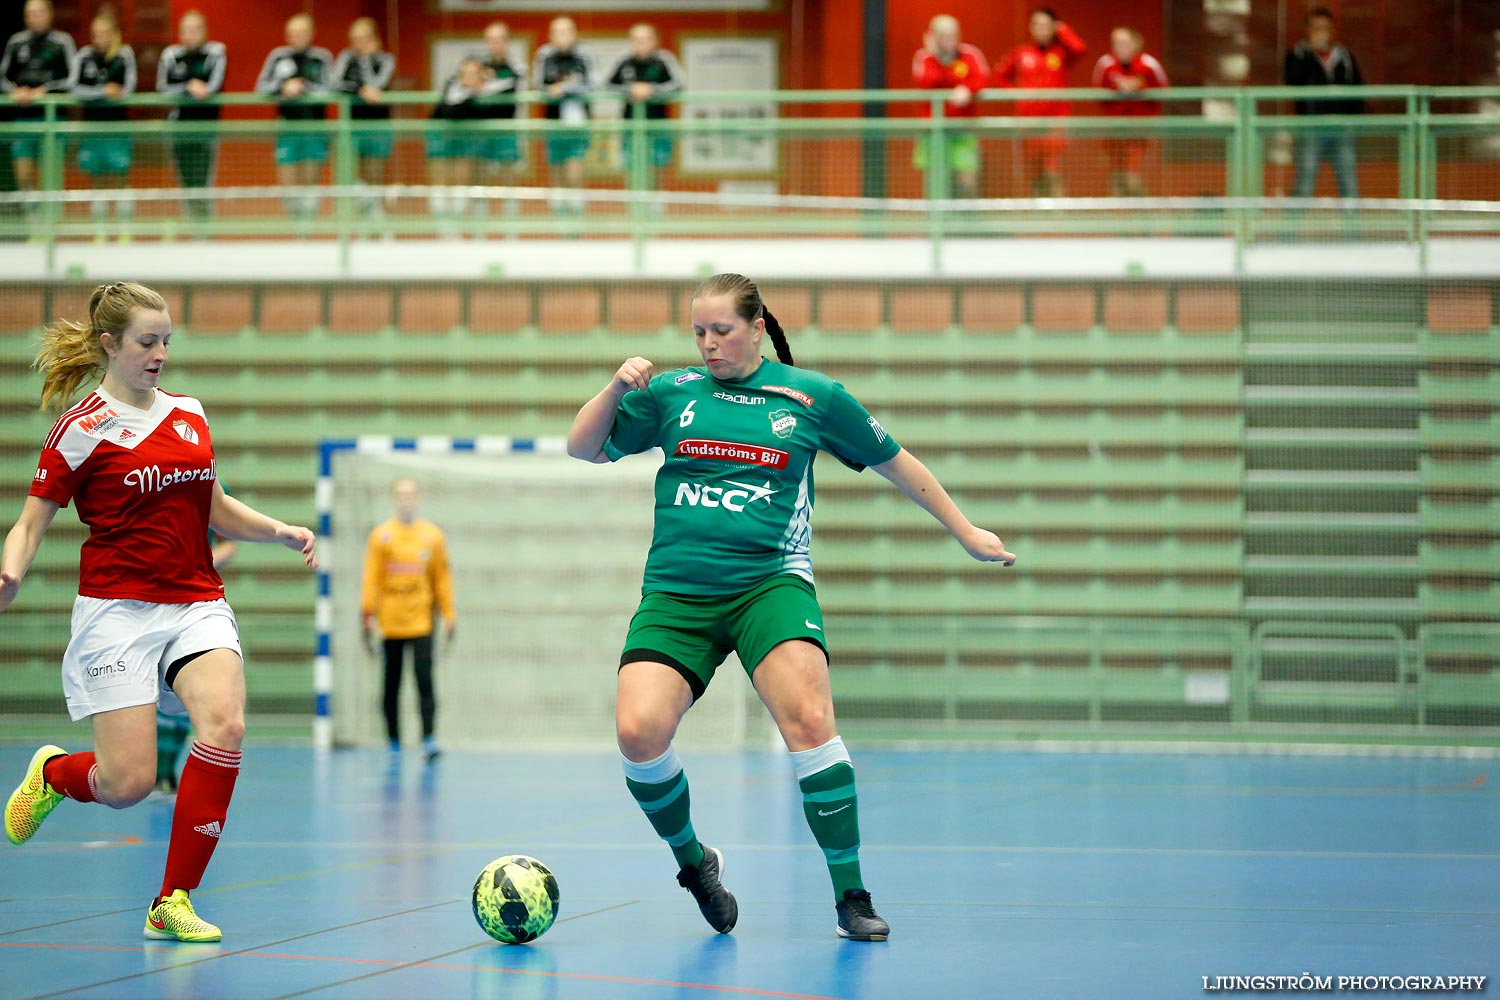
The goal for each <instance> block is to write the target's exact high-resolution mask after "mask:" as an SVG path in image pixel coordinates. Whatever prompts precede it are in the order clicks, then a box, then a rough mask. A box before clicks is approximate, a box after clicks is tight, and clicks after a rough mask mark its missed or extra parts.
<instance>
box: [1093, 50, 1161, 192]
mask: <svg viewBox="0 0 1500 1000" xmlns="http://www.w3.org/2000/svg"><path fill="white" fill-rule="evenodd" d="M1144 50H1145V40H1144V39H1142V38H1141V33H1140V32H1139V31H1136V30H1135V29H1134V28H1123V27H1122V28H1116V29H1114V30H1113V31H1111V32H1110V33H1109V53H1108V54H1107V55H1102V56H1100V57H1099V61H1098V62H1096V63H1094V86H1096V87H1104V88H1106V89H1109V90H1113V91H1114V92H1115V93H1117V94H1118V95H1119V96H1118V97H1117V98H1115V99H1114V100H1112V101H1105V102H1104V105H1103V107H1101V108H1100V109H1099V110H1100V111H1101V112H1102V113H1104V114H1106V115H1119V116H1121V117H1123V118H1145V117H1151V116H1154V115H1159V114H1161V103H1160V102H1158V101H1143V100H1141V98H1140V94H1141V91H1143V90H1150V89H1151V88H1153V87H1165V86H1168V83H1167V71H1166V70H1165V69H1163V68H1162V65H1161V63H1159V62H1157V60H1156V57H1155V56H1151V55H1147V54H1146V52H1145V51H1144ZM1127 132H1128V129H1127V128H1126V127H1125V125H1124V123H1123V122H1122V123H1121V129H1120V134H1119V135H1116V136H1111V137H1110V138H1108V139H1105V140H1104V156H1105V158H1106V159H1107V160H1108V161H1109V189H1110V193H1111V194H1113V195H1114V196H1115V197H1117V198H1118V197H1120V196H1121V195H1125V196H1128V197H1132V198H1138V197H1140V196H1141V195H1143V194H1145V193H1146V182H1145V180H1144V179H1143V178H1142V177H1141V162H1142V161H1143V160H1145V158H1146V150H1147V147H1148V142H1149V140H1148V139H1147V138H1146V137H1145V136H1134V135H1129V134H1127Z"/></svg>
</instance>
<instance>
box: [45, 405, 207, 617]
mask: <svg viewBox="0 0 1500 1000" xmlns="http://www.w3.org/2000/svg"><path fill="white" fill-rule="evenodd" d="M216 479H217V469H216V467H215V464H214V447H213V441H212V439H211V438H210V437H209V434H208V421H207V419H205V417H204V415H203V404H202V403H200V402H198V401H197V400H196V399H193V398H192V397H191V396H177V395H173V394H172V393H170V392H164V391H162V390H160V389H158V390H157V391H156V402H155V403H153V404H152V406H151V409H149V410H142V409H140V408H138V407H134V406H131V405H129V404H128V403H123V402H121V401H120V400H118V399H115V398H114V397H113V396H111V395H110V394H109V393H107V392H105V391H104V389H103V388H99V389H96V390H94V391H93V392H92V393H90V394H89V395H88V397H87V398H85V399H84V400H83V402H81V403H79V404H78V405H77V406H75V407H73V408H72V409H71V410H69V411H68V412H66V413H64V414H63V415H62V417H61V418H60V419H59V420H58V421H57V423H56V425H54V426H53V428H52V433H50V434H48V435H47V441H46V443H45V444H44V445H43V446H42V457H41V460H40V461H39V462H37V470H36V476H35V477H34V478H33V479H32V481H31V495H32V496H34V497H41V498H42V499H44V500H51V501H52V502H53V503H56V504H58V505H60V506H63V507H66V506H67V505H68V503H69V502H70V501H73V502H76V503H77V505H78V519H79V520H80V521H82V522H83V523H84V524H86V525H88V527H89V537H88V539H87V540H86V541H85V542H84V543H83V556H82V566H81V567H80V571H79V579H78V593H79V594H81V595H83V596H84V597H103V598H114V599H120V600H136V601H151V602H154V603H157V604H191V603H193V602H195V601H214V600H218V599H219V598H221V597H223V596H224V582H223V581H222V580H220V579H219V574H218V573H217V572H216V571H215V570H214V564H213V556H212V554H211V553H210V550H209V544H208V515H209V508H210V507H211V506H212V504H213V489H214V482H215V480H216Z"/></svg>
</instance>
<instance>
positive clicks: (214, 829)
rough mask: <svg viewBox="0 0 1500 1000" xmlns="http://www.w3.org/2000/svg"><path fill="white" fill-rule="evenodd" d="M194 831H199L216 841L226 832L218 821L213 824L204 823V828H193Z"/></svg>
mask: <svg viewBox="0 0 1500 1000" xmlns="http://www.w3.org/2000/svg"><path fill="white" fill-rule="evenodd" d="M193 829H194V830H197V831H198V832H199V833H201V834H203V835H204V836H205V837H212V838H214V839H215V840H218V839H219V834H221V833H223V832H224V828H223V827H222V826H220V825H219V821H218V820H214V821H213V822H212V823H204V824H203V825H202V826H195V827H193Z"/></svg>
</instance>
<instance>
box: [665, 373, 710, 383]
mask: <svg viewBox="0 0 1500 1000" xmlns="http://www.w3.org/2000/svg"><path fill="white" fill-rule="evenodd" d="M700 378H703V373H702V372H683V373H682V374H681V375H679V376H677V377H676V378H675V379H673V380H672V381H673V382H674V383H675V384H677V385H686V384H687V383H689V382H696V381H698V380H699V379H700Z"/></svg>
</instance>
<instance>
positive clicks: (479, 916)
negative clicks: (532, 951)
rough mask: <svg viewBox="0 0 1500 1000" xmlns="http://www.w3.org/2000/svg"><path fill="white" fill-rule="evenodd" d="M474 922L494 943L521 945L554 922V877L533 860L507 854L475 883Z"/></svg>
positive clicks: (555, 893) (555, 887)
mask: <svg viewBox="0 0 1500 1000" xmlns="http://www.w3.org/2000/svg"><path fill="white" fill-rule="evenodd" d="M473 903H474V919H475V920H476V921H478V923H479V927H480V929H481V930H483V931H484V932H485V933H486V934H488V935H489V936H490V937H492V938H494V939H495V940H496V941H503V942H504V943H506V944H524V943H526V942H527V941H534V940H536V939H537V938H539V937H541V936H542V935H543V934H545V933H547V928H549V927H551V926H552V921H554V920H556V919H557V877H556V876H555V875H553V874H552V871H551V869H549V868H548V867H547V866H546V865H544V864H542V863H541V862H540V861H538V860H537V859H536V858H528V857H527V856H526V855H524V854H508V855H506V856H505V857H503V858H496V859H495V860H494V861H491V862H490V863H489V864H487V865H485V866H484V871H482V872H480V873H479V878H478V879H476V880H475V881H474V898H473Z"/></svg>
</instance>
